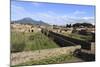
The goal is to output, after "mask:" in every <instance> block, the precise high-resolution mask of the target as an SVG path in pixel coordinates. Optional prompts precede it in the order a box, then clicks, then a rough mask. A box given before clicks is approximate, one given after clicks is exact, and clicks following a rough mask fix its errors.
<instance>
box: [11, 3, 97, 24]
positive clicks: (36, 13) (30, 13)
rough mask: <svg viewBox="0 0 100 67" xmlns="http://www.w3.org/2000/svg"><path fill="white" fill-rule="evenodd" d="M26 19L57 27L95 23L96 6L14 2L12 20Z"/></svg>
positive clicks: (12, 4)
mask: <svg viewBox="0 0 100 67" xmlns="http://www.w3.org/2000/svg"><path fill="white" fill-rule="evenodd" d="M25 17H30V18H32V19H34V20H42V21H44V22H46V23H49V24H57V25H64V24H66V23H71V22H73V21H81V20H88V21H90V22H91V23H93V22H94V19H95V6H89V5H88V6H86V5H84V6H82V5H72V4H54V3H38V2H21V1H12V2H11V20H19V19H22V18H25Z"/></svg>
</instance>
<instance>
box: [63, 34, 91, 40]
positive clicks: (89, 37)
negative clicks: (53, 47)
mask: <svg viewBox="0 0 100 67" xmlns="http://www.w3.org/2000/svg"><path fill="white" fill-rule="evenodd" d="M64 35H65V36H68V37H71V38H75V39H79V40H83V41H90V40H91V39H92V36H91V35H80V34H76V33H71V34H67V33H66V34H64Z"/></svg>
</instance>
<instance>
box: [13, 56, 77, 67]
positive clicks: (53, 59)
mask: <svg viewBox="0 0 100 67" xmlns="http://www.w3.org/2000/svg"><path fill="white" fill-rule="evenodd" d="M69 60H76V58H75V57H74V56H73V55H65V54H63V55H59V56H56V57H50V58H47V59H43V60H39V61H30V62H26V63H22V64H19V65H15V67H17V66H31V65H43V64H57V63H64V62H68V61H69Z"/></svg>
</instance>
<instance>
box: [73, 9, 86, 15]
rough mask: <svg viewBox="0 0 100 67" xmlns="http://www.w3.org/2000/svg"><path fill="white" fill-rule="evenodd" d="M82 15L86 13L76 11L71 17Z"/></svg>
mask: <svg viewBox="0 0 100 67" xmlns="http://www.w3.org/2000/svg"><path fill="white" fill-rule="evenodd" d="M82 14H86V12H84V11H79V10H76V11H75V12H74V13H73V15H82Z"/></svg>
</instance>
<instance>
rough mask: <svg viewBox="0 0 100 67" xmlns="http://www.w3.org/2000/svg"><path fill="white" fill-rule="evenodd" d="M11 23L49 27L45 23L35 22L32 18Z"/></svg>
mask: <svg viewBox="0 0 100 67" xmlns="http://www.w3.org/2000/svg"><path fill="white" fill-rule="evenodd" d="M11 23H21V24H34V25H37V24H38V25H49V24H47V23H45V22H43V21H41V20H40V21H37V20H33V19H31V18H23V19H20V20H17V21H11Z"/></svg>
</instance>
